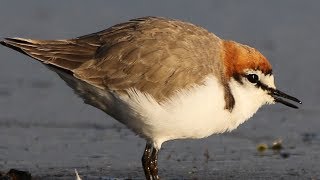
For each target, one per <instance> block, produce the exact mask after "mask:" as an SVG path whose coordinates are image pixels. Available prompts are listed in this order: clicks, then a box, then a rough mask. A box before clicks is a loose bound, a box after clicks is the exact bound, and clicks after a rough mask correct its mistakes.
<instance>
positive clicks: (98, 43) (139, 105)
mask: <svg viewBox="0 0 320 180" xmlns="http://www.w3.org/2000/svg"><path fill="white" fill-rule="evenodd" d="M0 43H1V44H2V45H4V46H7V47H9V48H11V49H14V50H16V51H18V52H20V53H23V54H25V55H27V56H30V57H31V58H33V59H36V60H38V61H40V62H41V63H43V64H44V65H45V66H46V67H48V68H49V69H50V70H52V71H54V72H56V73H57V74H58V75H59V76H60V77H61V79H63V80H64V81H65V82H66V84H67V85H68V86H70V87H71V88H72V89H73V90H74V92H75V94H77V95H78V96H79V97H81V98H82V99H83V101H84V103H86V104H89V105H92V106H94V107H96V108H98V109H100V110H102V111H104V112H105V113H106V114H108V115H109V116H111V117H113V118H114V119H116V120H117V121H119V122H120V123H123V124H124V125H126V126H127V127H128V128H129V129H131V130H132V131H133V132H134V133H136V134H137V135H139V136H140V137H142V138H144V139H145V140H146V146H145V149H144V151H143V155H142V159H141V161H142V167H143V170H144V174H145V178H146V179H148V180H155V179H160V177H159V173H158V152H159V150H160V149H161V146H162V144H163V143H164V142H166V141H170V140H175V139H200V138H205V137H208V136H211V135H213V134H220V133H225V132H230V131H232V130H234V129H236V128H237V127H238V126H239V125H240V124H242V123H244V122H245V121H247V120H248V119H249V118H251V117H252V116H253V114H255V113H256V111H257V110H258V109H259V108H260V107H261V106H263V105H265V104H275V103H282V104H284V105H286V106H289V107H291V108H298V106H297V105H295V104H294V102H295V103H298V104H302V103H301V101H300V100H299V99H297V98H295V97H293V96H290V95H288V94H286V93H284V92H282V91H280V90H278V89H277V88H276V86H275V81H274V74H273V71H272V66H271V64H270V62H269V61H268V59H267V58H266V57H265V56H264V55H262V54H261V53H260V52H259V51H258V50H257V49H255V48H252V47H250V46H248V45H245V44H241V43H238V42H235V41H232V40H225V39H222V38H220V37H218V36H217V35H215V34H214V33H211V32H209V31H208V30H206V29H205V28H202V27H200V26H198V25H194V24H192V23H189V22H184V21H181V20H176V19H171V18H165V17H152V16H148V17H141V18H135V19H131V20H128V21H126V22H123V23H120V24H117V25H114V26H111V27H109V28H107V29H105V30H102V31H99V32H96V33H92V34H88V35H84V36H80V37H76V38H71V39H63V40H36V39H26V38H4V39H3V40H2V41H0ZM289 100H290V101H289ZM291 101H292V102H291Z"/></svg>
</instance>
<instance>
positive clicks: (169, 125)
mask: <svg viewBox="0 0 320 180" xmlns="http://www.w3.org/2000/svg"><path fill="white" fill-rule="evenodd" d="M234 83H236V82H234ZM231 90H232V91H235V93H236V94H237V95H239V93H241V87H238V86H233V87H231ZM129 94H130V96H129V97H130V98H129V97H123V98H122V100H123V101H125V102H126V103H128V105H129V106H130V107H131V108H132V109H133V111H134V112H135V113H136V116H135V118H134V119H131V120H129V119H128V120H127V121H125V122H124V123H125V124H126V125H127V126H129V127H130V128H131V129H133V130H134V131H137V133H140V134H143V136H145V137H146V138H148V139H149V140H151V141H153V142H155V145H156V146H158V147H159V148H160V146H161V144H162V143H163V142H164V141H167V140H172V139H181V138H203V137H207V136H210V135H211V134H215V133H222V132H225V131H231V130H233V129H235V128H236V127H238V125H239V124H241V123H242V122H244V121H245V120H247V119H248V118H249V117H251V116H252V115H253V113H255V112H256V111H257V109H258V108H259V107H260V106H261V105H262V104H259V105H258V104H257V105H254V107H252V108H251V107H249V110H248V111H245V112H242V110H243V108H240V106H241V105H243V104H246V105H247V106H250V102H249V101H248V100H246V99H244V98H240V99H239V101H246V102H238V101H237V99H238V98H236V97H235V101H236V105H235V108H234V110H233V111H232V113H230V112H229V111H228V110H226V109H224V106H225V101H224V91H223V87H222V85H221V84H220V83H219V82H218V80H217V79H216V78H214V77H208V78H207V79H206V81H205V85H203V86H196V87H194V88H192V89H189V90H182V91H179V92H177V94H176V95H175V96H174V97H172V98H171V99H170V100H168V101H166V102H165V103H163V104H159V103H157V102H156V101H155V99H153V98H152V97H150V96H149V95H146V94H142V93H141V92H139V91H137V90H130V91H129Z"/></svg>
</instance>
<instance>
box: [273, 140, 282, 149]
mask: <svg viewBox="0 0 320 180" xmlns="http://www.w3.org/2000/svg"><path fill="white" fill-rule="evenodd" d="M282 148H283V147H282V140H276V141H274V142H273V143H272V146H271V149H272V150H275V151H280V150H281V149H282Z"/></svg>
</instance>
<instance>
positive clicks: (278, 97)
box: [268, 88, 302, 109]
mask: <svg viewBox="0 0 320 180" xmlns="http://www.w3.org/2000/svg"><path fill="white" fill-rule="evenodd" d="M268 91H269V94H270V95H271V96H272V97H273V98H274V101H275V102H277V103H281V104H284V105H286V106H289V107H292V108H295V109H298V106H296V105H294V104H291V103H290V102H288V101H285V100H284V99H282V98H281V97H283V98H286V99H289V100H291V101H294V102H297V103H299V104H302V102H301V101H300V100H299V99H297V98H295V97H293V96H290V95H288V94H286V93H283V92H281V91H279V90H277V89H273V88H269V89H268Z"/></svg>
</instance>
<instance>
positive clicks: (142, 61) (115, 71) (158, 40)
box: [1, 17, 223, 102]
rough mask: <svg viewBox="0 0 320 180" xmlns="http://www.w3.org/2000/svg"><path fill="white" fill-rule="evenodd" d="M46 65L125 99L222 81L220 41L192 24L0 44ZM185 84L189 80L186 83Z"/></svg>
mask: <svg viewBox="0 0 320 180" xmlns="http://www.w3.org/2000/svg"><path fill="white" fill-rule="evenodd" d="M1 43H2V44H3V45H6V46H8V47H10V48H13V49H15V50H18V51H20V52H22V53H24V54H27V55H29V56H31V57H33V58H35V59H37V60H40V61H42V62H43V63H45V64H50V65H53V66H55V67H58V68H61V69H64V70H67V71H68V72H70V73H71V74H73V76H75V77H76V78H78V79H80V80H82V81H84V82H86V83H88V84H90V85H92V86H95V87H97V88H100V89H103V90H112V91H116V92H118V93H120V94H126V93H127V90H128V89H130V88H135V89H137V90H139V91H141V92H143V93H147V94H149V95H151V96H152V97H153V98H155V99H156V100H157V101H159V102H162V101H165V100H166V99H168V98H170V97H171V96H172V95H174V93H175V92H177V91H179V90H181V89H186V88H192V87H193V86H194V85H200V84H202V83H203V79H204V77H205V76H206V75H208V74H210V73H214V74H215V75H216V76H217V77H218V79H220V81H223V80H222V76H223V75H222V73H223V72H222V71H221V72H217V69H223V68H217V67H222V66H223V64H222V62H221V60H220V59H221V58H220V57H221V54H220V51H218V49H221V40H220V39H219V38H218V37H216V36H215V35H214V34H212V33H209V32H208V31H207V30H205V29H203V28H201V27H198V26H195V25H192V24H190V23H186V22H182V21H177V20H171V19H166V18H158V17H145V18H138V19H133V20H131V21H128V22H126V23H122V24H118V25H115V26H112V27H110V28H108V29H106V30H103V31H100V32H97V33H93V34H89V35H85V36H81V37H78V38H74V39H68V40H31V39H22V38H7V39H6V40H5V41H2V42H1ZM185 79H188V81H185Z"/></svg>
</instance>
